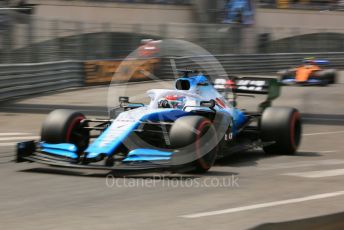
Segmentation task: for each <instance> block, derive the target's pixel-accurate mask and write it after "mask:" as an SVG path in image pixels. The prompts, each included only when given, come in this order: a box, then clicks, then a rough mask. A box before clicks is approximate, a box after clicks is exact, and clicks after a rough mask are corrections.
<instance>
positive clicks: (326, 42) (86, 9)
mask: <svg viewBox="0 0 344 230" xmlns="http://www.w3.org/2000/svg"><path fill="white" fill-rule="evenodd" d="M0 7H2V8H0V63H36V62H47V61H59V60H66V59H72V60H93V59H115V58H122V57H125V56H127V55H128V54H129V53H130V52H131V51H133V50H135V49H136V48H137V47H138V46H139V45H140V42H141V40H142V39H146V38H150V39H164V38H178V39H184V40H187V41H190V42H193V43H196V44H198V45H200V46H202V47H204V48H206V49H207V50H209V51H210V52H211V53H213V54H249V53H255V54H258V53H286V52H288V53H300V52H343V51H344V39H343V38H344V35H343V32H344V28H343V26H342V24H341V23H340V22H341V21H343V20H342V18H343V16H342V15H343V12H341V11H342V10H344V1H343V0H255V1H254V0H229V1H225V0H2V1H0Z"/></svg>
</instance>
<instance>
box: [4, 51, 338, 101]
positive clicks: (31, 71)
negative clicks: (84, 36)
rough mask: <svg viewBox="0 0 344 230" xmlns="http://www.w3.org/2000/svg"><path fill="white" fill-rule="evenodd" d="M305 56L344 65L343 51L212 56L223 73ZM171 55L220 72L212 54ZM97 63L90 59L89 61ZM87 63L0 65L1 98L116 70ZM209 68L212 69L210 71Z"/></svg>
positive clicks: (103, 77) (268, 70)
mask: <svg viewBox="0 0 344 230" xmlns="http://www.w3.org/2000/svg"><path fill="white" fill-rule="evenodd" d="M305 56H317V57H319V58H324V59H328V60H329V61H330V63H331V64H330V66H329V68H338V69H344V52H342V53H297V54H244V55H217V56H215V57H216V59H217V60H218V61H219V62H220V64H221V65H222V67H223V68H224V72H223V73H224V74H228V75H232V74H240V75H243V74H244V75H245V74H248V75H268V76H271V75H272V76H274V75H275V74H276V72H277V71H278V70H281V69H284V68H290V67H292V66H295V65H298V64H300V61H301V60H302V59H303V58H304V57H305ZM171 58H173V57H171ZM171 58H163V59H161V60H160V65H158V66H159V69H158V70H156V72H155V71H154V75H155V76H157V77H158V78H159V79H174V78H175V76H174V71H173V68H172V66H171V62H170V59H171ZM173 59H174V60H175V64H176V67H177V68H192V69H197V70H200V71H202V72H204V73H205V74H208V75H210V76H211V77H219V76H214V72H218V73H219V72H221V71H216V69H215V71H214V69H213V68H207V67H208V66H211V67H215V68H217V67H216V66H217V65H216V63H214V59H213V57H210V56H194V57H177V58H176V57H174V58H173ZM91 64H92V63H91ZM96 64H97V63H93V64H92V65H96ZM103 64H104V63H103ZM110 64H111V63H110ZM89 65H90V63H89V62H85V63H84V62H81V61H62V62H49V63H38V64H7V65H4V64H3V65H0V101H3V100H9V99H13V98H16V97H23V96H28V95H31V94H37V93H43V92H50V91H55V90H59V89H68V88H71V87H80V86H84V85H86V84H88V83H93V84H105V83H107V84H108V83H109V82H110V81H111V79H112V77H111V76H112V75H113V74H114V73H115V72H116V70H113V68H111V70H110V69H109V73H110V74H111V75H110V76H109V77H107V73H105V72H103V73H102V72H99V73H98V72H92V70H89V71H91V73H89V74H86V73H85V70H86V69H87V68H90V66H89ZM92 68H93V67H92ZM148 69H150V68H148ZM209 69H211V70H212V71H211V72H209ZM90 74H91V75H92V81H91V82H90V78H89V77H90ZM93 75H94V76H93ZM97 77H99V79H98V80H97V79H95V78H97ZM124 77H125V78H126V79H125V78H123V79H118V80H120V81H121V82H127V81H130V80H131V81H133V80H134V81H140V80H143V78H142V77H140V76H137V77H136V78H135V77H134V78H133V76H129V75H128V76H124ZM108 78H109V79H108Z"/></svg>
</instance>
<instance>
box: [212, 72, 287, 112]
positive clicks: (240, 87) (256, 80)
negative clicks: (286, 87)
mask: <svg viewBox="0 0 344 230" xmlns="http://www.w3.org/2000/svg"><path fill="white" fill-rule="evenodd" d="M214 87H215V89H217V90H218V91H219V92H221V93H225V94H226V93H230V92H232V93H234V95H240V94H264V95H267V97H266V99H265V101H263V102H262V103H260V105H259V108H260V109H261V110H264V109H265V108H267V107H269V106H271V102H272V101H273V100H275V99H276V98H278V97H279V96H280V84H279V82H278V80H277V79H276V78H264V77H232V78H231V79H222V78H220V79H216V80H215V81H214Z"/></svg>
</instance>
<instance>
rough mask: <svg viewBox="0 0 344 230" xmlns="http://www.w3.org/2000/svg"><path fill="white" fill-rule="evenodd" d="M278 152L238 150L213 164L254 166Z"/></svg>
mask: <svg viewBox="0 0 344 230" xmlns="http://www.w3.org/2000/svg"><path fill="white" fill-rule="evenodd" d="M281 156H283V155H279V154H266V153H264V152H263V151H261V150H254V151H247V152H239V153H235V154H232V155H229V156H226V157H224V158H221V159H219V160H217V161H216V162H215V166H220V167H221V166H231V167H242V166H256V165H258V162H259V161H260V160H262V159H267V158H275V157H281ZM320 156H322V155H321V154H320V153H317V152H305V151H303V152H297V153H296V154H295V155H289V156H288V157H320Z"/></svg>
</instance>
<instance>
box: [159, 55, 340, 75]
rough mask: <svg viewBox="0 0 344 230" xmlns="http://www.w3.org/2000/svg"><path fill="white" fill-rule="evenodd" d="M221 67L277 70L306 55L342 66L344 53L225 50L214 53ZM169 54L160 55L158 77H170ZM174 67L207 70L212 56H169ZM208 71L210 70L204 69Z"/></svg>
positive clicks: (240, 71) (245, 71) (247, 71)
mask: <svg viewBox="0 0 344 230" xmlns="http://www.w3.org/2000/svg"><path fill="white" fill-rule="evenodd" d="M214 57H215V58H216V59H217V60H218V61H219V62H220V64H221V65H222V66H223V68H224V69H225V71H226V73H227V74H229V75H232V74H253V75H255V74H257V75H264V74H269V75H271V74H276V72H277V71H279V70H282V69H287V68H291V67H295V66H297V65H300V64H301V63H302V60H303V59H304V58H306V57H315V58H317V59H326V60H329V62H330V64H329V65H328V66H326V68H336V69H344V53H342V52H340V53H339V52H338V53H293V54H288V53H274V54H240V55H235V54H227V55H215V56H214ZM170 59H171V58H164V59H163V60H162V63H161V69H160V74H161V78H169V77H171V78H172V77H173V71H172V67H171V63H170ZM173 59H174V61H175V63H176V66H177V68H191V69H199V70H202V71H204V72H207V69H204V68H203V67H204V66H205V67H206V66H210V65H211V62H212V60H213V56H198V57H176V58H173ZM208 74H211V73H208Z"/></svg>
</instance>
